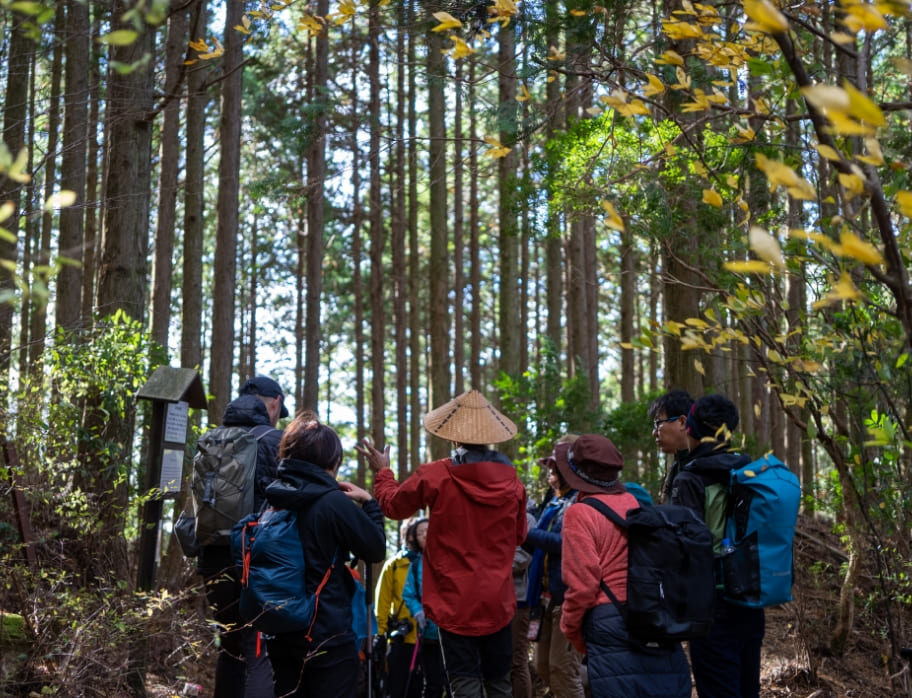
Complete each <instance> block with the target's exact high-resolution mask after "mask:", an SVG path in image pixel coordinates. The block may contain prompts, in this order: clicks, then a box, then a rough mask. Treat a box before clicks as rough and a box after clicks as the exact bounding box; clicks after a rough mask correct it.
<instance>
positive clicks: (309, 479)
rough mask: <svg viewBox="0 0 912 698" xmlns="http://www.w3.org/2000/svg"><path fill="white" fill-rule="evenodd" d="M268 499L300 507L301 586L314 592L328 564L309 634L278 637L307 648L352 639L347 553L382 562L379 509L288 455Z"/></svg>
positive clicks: (279, 504) (383, 540)
mask: <svg viewBox="0 0 912 698" xmlns="http://www.w3.org/2000/svg"><path fill="white" fill-rule="evenodd" d="M266 496H267V498H268V500H269V503H270V504H272V505H273V506H275V507H280V508H283V509H295V510H297V511H298V526H299V529H300V534H301V544H302V545H303V547H304V562H305V564H306V567H307V568H306V570H305V573H304V574H305V589H306V590H307V592H308V593H313V592H314V591H315V590H316V589H317V587H318V586H319V585H320V583H321V581H322V580H323V576H324V574H325V573H326V570H327V569H329V567H330V565H332V566H333V569H332V572H331V573H330V576H329V580H328V581H327V582H326V585H325V586H324V587H323V590H322V591H321V592H320V598H319V605H318V607H317V612H316V619H315V621H314V625H313V628H312V630H311V633H310V635H311V637H312V638H313V642H312V643H309V642H307V640H306V639H305V635H306V634H307V633H305V632H303V631H302V632H300V633H285V634H282V635H279V636H277V639H278V640H280V641H281V642H287V643H289V644H293V645H298V646H301V647H302V648H303V649H304V650H305V651H308V650H309V649H310V648H315V647H317V646H322V647H323V648H326V649H328V648H330V647H335V646H337V645H341V644H343V643H346V642H347V643H350V644H351V645H352V646H354V644H355V634H354V632H353V631H352V597H353V596H354V594H355V582H354V580H353V579H352V575H351V572H349V570H348V569H346V565H345V563H346V562H348V561H349V559H350V554H349V553H351V554H353V555H354V556H355V557H356V558H358V559H360V560H364V561H365V562H368V563H371V562H382V561H383V559H384V557H385V556H386V534H385V533H384V531H383V512H381V511H380V505H379V504H377V501H376V500H374V499H371V500H370V501H368V502H365V504H364V506H363V507H360V506H358V505H357V504H356V503H355V502H353V501H352V500H350V499H349V498H348V497H347V496H346V495H345V493H344V492H342V490H340V489H339V484H338V483H337V482H336V481H335V479H334V478H333V476H332V475H330V474H329V473H328V472H327V471H326V470H324V469H323V468H320V467H318V466H316V465H314V464H312V463H308V462H306V461H302V460H295V459H292V458H286V459H285V460H283V461H282V462H281V463H279V471H278V478H277V479H276V480H275V481H274V482H273V483H272V484H271V485H269V487H268V488H267V489H266Z"/></svg>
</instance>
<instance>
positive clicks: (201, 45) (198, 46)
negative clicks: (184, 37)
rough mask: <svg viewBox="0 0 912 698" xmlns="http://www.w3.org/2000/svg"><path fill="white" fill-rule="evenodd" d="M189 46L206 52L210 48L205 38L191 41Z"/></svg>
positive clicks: (200, 51)
mask: <svg viewBox="0 0 912 698" xmlns="http://www.w3.org/2000/svg"><path fill="white" fill-rule="evenodd" d="M189 46H190V48H192V49H193V50H194V51H196V52H197V53H205V52H207V51H208V50H209V46H207V45H206V42H205V41H204V40H203V39H197V40H196V41H191V42H190V44H189Z"/></svg>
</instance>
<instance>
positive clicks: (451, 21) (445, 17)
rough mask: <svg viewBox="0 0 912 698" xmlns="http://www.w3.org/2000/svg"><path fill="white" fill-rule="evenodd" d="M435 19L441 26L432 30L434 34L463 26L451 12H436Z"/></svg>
mask: <svg viewBox="0 0 912 698" xmlns="http://www.w3.org/2000/svg"><path fill="white" fill-rule="evenodd" d="M434 19H436V20H437V21H438V22H440V24H438V25H437V26H436V27H434V28H433V29H431V31H433V32H445V31H449V30H450V29H458V28H460V27H461V26H462V22H460V21H459V20H458V19H456V18H455V17H454V16H453V15H451V14H450V13H449V12H435V13H434Z"/></svg>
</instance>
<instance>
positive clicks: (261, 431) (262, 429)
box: [250, 424, 275, 441]
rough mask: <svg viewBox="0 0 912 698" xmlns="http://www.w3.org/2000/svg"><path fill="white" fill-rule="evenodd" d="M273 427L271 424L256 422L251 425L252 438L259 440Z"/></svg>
mask: <svg viewBox="0 0 912 698" xmlns="http://www.w3.org/2000/svg"><path fill="white" fill-rule="evenodd" d="M274 428H275V427H273V426H272V425H271V424H257V425H256V426H255V427H251V429H250V433H251V434H253V438H254V439H256V440H257V441H259V440H260V439H262V438H263V437H264V436H266V434H268V433H269V432H271V431H272V430H273V429H274Z"/></svg>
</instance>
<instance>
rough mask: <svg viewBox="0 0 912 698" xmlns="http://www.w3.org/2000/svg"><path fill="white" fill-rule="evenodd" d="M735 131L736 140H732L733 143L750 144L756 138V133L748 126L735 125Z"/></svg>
mask: <svg viewBox="0 0 912 698" xmlns="http://www.w3.org/2000/svg"><path fill="white" fill-rule="evenodd" d="M735 130H736V131H737V132H738V137H737V138H732V139H731V140H732V142H733V143H750V142H751V141H752V140H754V139H755V138H756V137H757V133H756V131H754V129H752V128H751V127H750V126H739V125H738V124H735Z"/></svg>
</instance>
